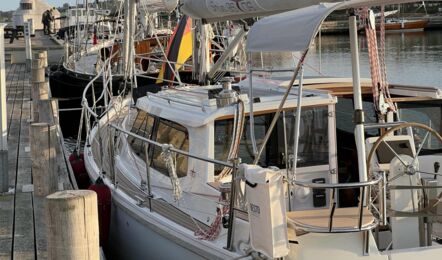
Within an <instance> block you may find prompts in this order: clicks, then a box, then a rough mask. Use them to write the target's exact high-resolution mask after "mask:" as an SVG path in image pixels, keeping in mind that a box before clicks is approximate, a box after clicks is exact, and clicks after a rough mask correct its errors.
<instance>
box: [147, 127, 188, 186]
mask: <svg viewBox="0 0 442 260" xmlns="http://www.w3.org/2000/svg"><path fill="white" fill-rule="evenodd" d="M155 141H157V142H159V143H161V144H171V145H173V147H175V148H177V149H180V150H183V151H186V152H187V151H189V134H188V132H187V129H186V128H185V127H184V126H181V125H179V124H176V123H174V122H171V121H169V120H166V119H159V123H158V128H157V130H156V134H155ZM161 153H162V150H161V147H158V146H155V147H154V148H153V157H152V160H151V161H152V168H154V169H156V170H158V171H160V172H161V173H163V174H164V175H167V176H169V173H168V170H167V167H166V163H165V161H164V159H163V156H161ZM175 156H176V157H175V158H176V173H177V176H178V177H179V178H181V177H185V176H186V175H187V157H186V156H184V155H180V154H176V155H175Z"/></svg>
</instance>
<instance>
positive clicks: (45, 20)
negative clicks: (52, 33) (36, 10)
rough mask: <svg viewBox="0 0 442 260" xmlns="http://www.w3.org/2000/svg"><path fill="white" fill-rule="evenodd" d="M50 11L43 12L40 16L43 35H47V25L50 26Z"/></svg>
mask: <svg viewBox="0 0 442 260" xmlns="http://www.w3.org/2000/svg"><path fill="white" fill-rule="evenodd" d="M50 13H51V11H49V10H46V11H44V12H43V14H42V16H41V22H42V23H43V32H44V34H49V24H50V15H51V14H50Z"/></svg>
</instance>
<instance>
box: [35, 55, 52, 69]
mask: <svg viewBox="0 0 442 260" xmlns="http://www.w3.org/2000/svg"><path fill="white" fill-rule="evenodd" d="M33 59H34V60H43V63H42V66H43V67H45V68H46V67H48V52H47V51H39V52H36V53H34V57H33Z"/></svg>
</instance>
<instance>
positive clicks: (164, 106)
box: [137, 78, 336, 127]
mask: <svg viewBox="0 0 442 260" xmlns="http://www.w3.org/2000/svg"><path fill="white" fill-rule="evenodd" d="M280 84H281V81H280V80H270V79H264V78H254V79H253V103H254V104H253V109H254V113H267V112H269V113H270V112H271V111H276V109H277V108H278V106H279V104H280V102H281V99H282V96H283V94H284V92H285V91H286V88H285V87H283V86H280ZM233 88H234V89H236V90H239V93H240V98H241V100H243V101H244V103H245V111H246V113H248V112H249V95H248V93H249V89H250V88H249V80H248V79H246V80H244V81H242V82H240V83H238V84H234V85H233ZM221 89H222V87H221V85H212V86H204V87H201V86H186V87H180V88H176V89H168V90H164V91H160V92H158V93H155V94H148V96H146V97H143V98H140V99H138V101H137V107H138V108H139V109H142V110H144V111H147V112H148V113H150V114H154V115H156V116H160V117H162V118H166V119H169V120H172V121H175V122H178V123H180V124H183V125H187V126H190V127H199V126H202V125H205V124H207V123H209V122H211V121H214V120H216V119H219V118H229V117H233V115H234V112H235V106H228V107H222V108H218V107H217V104H216V98H215V96H216V93H217V92H218V91H219V90H221ZM334 103H336V98H335V97H333V96H331V95H330V94H329V93H327V92H325V91H318V90H305V91H304V92H303V99H302V105H303V106H321V105H328V104H334ZM296 104H297V88H294V89H293V90H292V91H291V92H290V94H289V97H288V98H287V102H286V104H285V106H284V108H294V107H296Z"/></svg>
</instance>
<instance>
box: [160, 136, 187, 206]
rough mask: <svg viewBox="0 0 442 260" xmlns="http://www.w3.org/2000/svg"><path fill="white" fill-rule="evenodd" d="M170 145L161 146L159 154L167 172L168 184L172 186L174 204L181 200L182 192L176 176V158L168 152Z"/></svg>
mask: <svg viewBox="0 0 442 260" xmlns="http://www.w3.org/2000/svg"><path fill="white" fill-rule="evenodd" d="M171 147H172V145H170V144H166V145H163V147H162V149H163V151H162V152H161V157H162V158H163V160H164V162H165V164H166V168H167V171H168V172H169V178H170V183H171V184H172V193H173V199H174V200H175V202H177V201H179V200H180V199H181V196H182V193H183V191H182V190H181V186H180V180H179V179H178V175H177V173H176V156H175V154H173V152H172V151H170V148H171Z"/></svg>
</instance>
